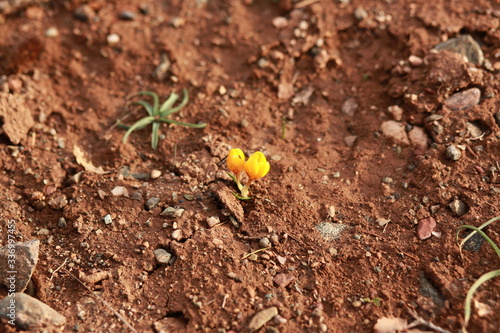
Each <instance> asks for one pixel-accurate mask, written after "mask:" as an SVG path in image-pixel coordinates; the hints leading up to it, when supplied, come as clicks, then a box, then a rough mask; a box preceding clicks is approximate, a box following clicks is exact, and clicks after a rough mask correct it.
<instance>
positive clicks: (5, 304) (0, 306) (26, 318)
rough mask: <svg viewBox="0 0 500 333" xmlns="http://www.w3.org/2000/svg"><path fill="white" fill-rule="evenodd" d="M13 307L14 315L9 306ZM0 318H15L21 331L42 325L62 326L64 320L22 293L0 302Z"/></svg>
mask: <svg viewBox="0 0 500 333" xmlns="http://www.w3.org/2000/svg"><path fill="white" fill-rule="evenodd" d="M12 304H14V305H15V309H14V314H15V316H13V315H12V310H11V309H9V306H12ZM0 317H2V318H5V319H7V320H11V319H13V318H12V317H14V318H15V323H16V326H17V327H19V328H20V329H22V330H30V329H31V328H33V329H34V328H35V327H41V326H44V325H54V326H62V325H64V324H65V323H66V318H65V317H64V316H63V315H61V314H60V313H59V312H57V311H56V310H54V309H52V308H51V307H50V306H48V305H46V304H44V303H42V302H40V301H39V300H37V299H36V298H33V297H31V296H29V295H27V294H24V293H15V294H14V296H7V297H5V298H3V299H2V300H0Z"/></svg>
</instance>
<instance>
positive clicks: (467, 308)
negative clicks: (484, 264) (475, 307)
mask: <svg viewBox="0 0 500 333" xmlns="http://www.w3.org/2000/svg"><path fill="white" fill-rule="evenodd" d="M496 276H500V269H497V270H495V271H491V272H488V273H485V274H483V275H481V277H480V278H479V279H477V280H476V282H474V284H473V285H472V286H471V287H470V289H469V291H468V292H467V296H466V297H465V305H464V307H465V311H464V328H465V327H466V326H467V324H468V323H469V320H470V317H471V302H472V296H473V295H474V293H475V292H476V290H477V288H479V286H481V285H482V284H483V283H485V282H486V281H488V280H490V279H492V278H494V277H496Z"/></svg>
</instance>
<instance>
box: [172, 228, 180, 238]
mask: <svg viewBox="0 0 500 333" xmlns="http://www.w3.org/2000/svg"><path fill="white" fill-rule="evenodd" d="M172 238H173V239H175V240H176V241H180V240H181V239H182V230H181V229H177V230H174V231H173V232H172Z"/></svg>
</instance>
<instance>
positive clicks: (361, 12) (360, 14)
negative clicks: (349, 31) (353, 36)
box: [354, 7, 368, 21]
mask: <svg viewBox="0 0 500 333" xmlns="http://www.w3.org/2000/svg"><path fill="white" fill-rule="evenodd" d="M367 16H368V12H367V11H366V10H365V9H364V8H363V7H357V8H356V9H355V10H354V17H355V18H356V20H358V21H363V20H364V19H365V18H366V17H367Z"/></svg>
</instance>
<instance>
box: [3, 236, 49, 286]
mask: <svg viewBox="0 0 500 333" xmlns="http://www.w3.org/2000/svg"><path fill="white" fill-rule="evenodd" d="M9 246H10V247H9ZM39 247H40V241H39V240H38V239H35V240H31V241H27V242H18V243H13V244H9V245H6V246H4V247H1V248H0V283H1V284H3V285H5V286H7V289H9V291H12V292H13V291H14V289H15V291H17V292H22V291H24V289H26V286H27V285H28V282H29V281H30V279H31V275H32V274H33V271H34V270H35V267H36V264H37V262H38V249H39ZM9 255H13V257H9ZM10 260H13V261H10ZM11 272H15V273H11ZM12 275H14V276H15V279H13V280H12V279H11V277H12ZM12 282H13V283H12Z"/></svg>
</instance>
